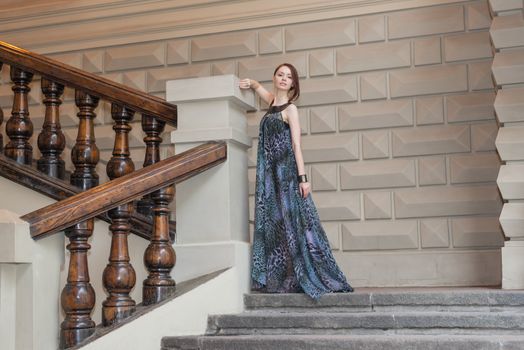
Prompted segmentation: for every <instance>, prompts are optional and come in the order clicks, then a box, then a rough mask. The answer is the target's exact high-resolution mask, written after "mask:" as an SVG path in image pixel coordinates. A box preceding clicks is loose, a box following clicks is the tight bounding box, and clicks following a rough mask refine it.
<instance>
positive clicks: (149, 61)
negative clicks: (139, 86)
mask: <svg viewBox="0 0 524 350" xmlns="http://www.w3.org/2000/svg"><path fill="white" fill-rule="evenodd" d="M165 56H166V54H165V45H164V44H163V43H151V44H141V45H132V46H123V47H116V48H109V49H107V50H106V54H105V70H106V71H112V70H123V69H131V68H141V67H154V66H162V65H163V64H164V63H165Z"/></svg>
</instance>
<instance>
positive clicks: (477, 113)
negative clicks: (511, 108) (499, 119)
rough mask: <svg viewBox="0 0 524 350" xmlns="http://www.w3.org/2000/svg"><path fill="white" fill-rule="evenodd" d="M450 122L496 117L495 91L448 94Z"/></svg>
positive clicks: (447, 104) (447, 105)
mask: <svg viewBox="0 0 524 350" xmlns="http://www.w3.org/2000/svg"><path fill="white" fill-rule="evenodd" d="M445 98H446V107H447V108H446V109H447V116H448V122H449V123H454V122H465V121H473V120H493V119H495V109H494V108H493V103H494V102H495V93H494V92H491V91H490V92H479V93H473V94H472V93H470V94H466V95H449V96H446V97H445Z"/></svg>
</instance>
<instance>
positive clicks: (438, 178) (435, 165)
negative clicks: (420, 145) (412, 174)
mask: <svg viewBox="0 0 524 350" xmlns="http://www.w3.org/2000/svg"><path fill="white" fill-rule="evenodd" d="M418 176H419V184H420V185H421V186H423V185H443V184H445V183H446V158H445V157H425V158H419V160H418Z"/></svg>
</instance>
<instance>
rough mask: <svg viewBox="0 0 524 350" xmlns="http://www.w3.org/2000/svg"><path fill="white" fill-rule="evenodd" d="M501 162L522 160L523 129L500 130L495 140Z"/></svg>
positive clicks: (508, 128) (507, 128)
mask: <svg viewBox="0 0 524 350" xmlns="http://www.w3.org/2000/svg"><path fill="white" fill-rule="evenodd" d="M495 145H496V146H497V151H498V153H499V155H500V159H502V160H524V127H522V126H518V127H505V128H500V129H499V132H498V134H497V139H496V140H495Z"/></svg>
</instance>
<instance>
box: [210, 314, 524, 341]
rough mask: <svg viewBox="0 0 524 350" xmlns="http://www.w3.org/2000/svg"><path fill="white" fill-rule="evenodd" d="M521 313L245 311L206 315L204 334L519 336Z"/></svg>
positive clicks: (523, 328) (523, 322) (522, 325)
mask: <svg viewBox="0 0 524 350" xmlns="http://www.w3.org/2000/svg"><path fill="white" fill-rule="evenodd" d="M523 331H524V313H508V312H475V313H472V312H432V311H429V312H395V313H384V312H362V313H360V312H349V313H332V312H298V313H295V312H283V313H280V314H279V313H277V312H263V311H256V312H244V313H241V314H235V315H215V316H209V318H208V328H207V332H206V334H207V335H253V334H392V333H402V334H521V333H522V332H523Z"/></svg>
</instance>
